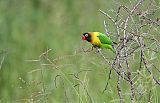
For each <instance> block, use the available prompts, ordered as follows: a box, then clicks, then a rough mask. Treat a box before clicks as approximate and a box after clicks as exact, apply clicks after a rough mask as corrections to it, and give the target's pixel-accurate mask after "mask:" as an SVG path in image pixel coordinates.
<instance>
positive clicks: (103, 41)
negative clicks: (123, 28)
mask: <svg viewBox="0 0 160 103" xmlns="http://www.w3.org/2000/svg"><path fill="white" fill-rule="evenodd" d="M82 40H83V41H84V40H86V41H88V42H90V43H91V44H92V45H93V47H95V48H106V49H110V50H111V51H112V52H113V53H116V51H115V49H114V46H113V44H117V43H116V42H113V41H112V40H111V39H110V38H109V37H108V36H107V35H105V34H103V33H100V32H86V33H83V34H82Z"/></svg>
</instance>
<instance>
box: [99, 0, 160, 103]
mask: <svg viewBox="0 0 160 103" xmlns="http://www.w3.org/2000/svg"><path fill="white" fill-rule="evenodd" d="M143 2H145V1H144V0H138V1H137V3H136V4H135V5H134V6H133V8H131V9H130V8H129V7H127V6H124V5H120V6H119V8H118V11H117V14H116V17H115V18H116V19H115V20H114V19H113V18H114V17H112V16H110V15H109V14H107V13H106V12H105V11H103V10H101V9H99V11H100V12H101V13H102V14H104V15H105V16H106V17H107V18H108V19H109V20H110V21H111V22H112V23H113V26H114V27H115V28H116V29H115V31H116V33H117V40H118V45H117V48H116V57H115V59H114V60H113V61H112V63H110V61H109V60H107V59H106V57H105V56H104V55H103V54H102V52H101V51H100V52H99V53H100V55H101V56H102V57H103V58H104V60H105V61H106V62H107V63H108V64H110V65H111V68H112V69H111V70H114V71H115V72H116V74H117V76H118V81H117V92H118V96H119V98H120V103H122V102H123V101H122V98H123V97H122V94H121V89H120V81H121V80H125V81H126V82H128V83H129V84H130V87H131V101H132V103H134V102H135V101H136V96H135V93H136V92H138V91H136V90H135V88H137V87H136V85H135V81H134V79H135V78H134V77H132V75H133V73H132V70H133V68H132V67H131V65H132V62H130V60H131V58H133V57H134V56H135V55H137V53H140V56H139V58H140V62H139V64H140V69H139V71H140V70H141V68H146V71H147V72H148V73H149V75H150V76H151V77H152V80H153V81H154V82H155V84H158V85H160V80H158V79H157V78H156V76H155V75H156V74H153V72H152V70H151V67H150V65H152V67H153V68H152V69H155V70H157V72H158V73H160V70H159V69H158V67H156V65H155V64H154V63H153V62H152V61H150V60H149V59H148V58H147V57H146V56H145V55H146V54H145V52H146V51H147V50H150V51H151V52H155V53H158V52H157V51H158V50H159V46H156V47H155V48H154V47H151V46H146V45H147V42H146V41H153V42H155V43H156V45H157V44H159V42H158V40H157V39H155V38H154V36H149V35H147V34H150V32H151V31H152V30H154V27H155V28H156V26H159V23H158V21H156V20H152V18H149V17H148V15H152V14H153V13H154V10H157V9H152V10H150V9H151V8H152V7H151V6H153V8H154V7H157V6H155V5H156V4H154V3H155V2H154V0H150V1H149V4H148V6H146V9H145V10H140V9H141V6H142V5H143ZM122 8H123V10H125V11H126V12H125V13H126V14H127V17H123V16H120V17H119V15H123V13H121V9H122ZM138 11H141V12H139V13H137V12H138ZM146 11H147V12H146ZM149 11H152V12H153V13H150V12H149ZM144 13H145V15H144ZM134 16H137V17H139V19H143V21H145V20H146V21H149V22H145V24H144V23H142V22H139V21H138V22H137V21H136V20H134ZM133 24H134V25H133ZM145 27H149V29H148V30H145V29H144V28H145ZM105 28H106V25H105ZM158 33H159V32H158ZM144 34H146V35H144ZM153 35H154V34H153ZM111 70H110V73H109V77H108V80H107V84H106V86H105V89H104V91H105V90H107V86H108V81H109V79H110V75H111ZM120 78H122V79H120ZM104 91H103V92H104ZM138 94H139V93H138ZM149 101H151V100H150V98H149Z"/></svg>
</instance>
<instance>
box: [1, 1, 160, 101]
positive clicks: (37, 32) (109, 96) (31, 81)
mask: <svg viewBox="0 0 160 103" xmlns="http://www.w3.org/2000/svg"><path fill="white" fill-rule="evenodd" d="M119 3H120V4H123V5H126V6H129V5H132V4H134V3H135V2H134V0H131V2H129V1H128V2H124V1H122V0H121V1H120V2H119ZM129 7H130V6H129ZM117 8H118V7H117V5H116V1H106V0H99V1H97V0H80V1H75V0H72V1H71V0H26V1H24V0H1V1H0V45H1V46H0V67H1V68H0V103H28V102H29V103H30V102H35V103H36V102H38V103H63V102H67V103H70V102H71V103H72V102H73V103H91V102H93V103H119V97H118V95H117V87H116V86H117V75H116V73H114V72H113V73H112V76H111V80H110V82H109V86H108V88H107V90H106V91H105V92H104V93H103V90H104V88H105V85H106V81H107V78H108V73H109V70H110V65H108V64H106V62H105V61H104V59H103V58H102V57H101V56H100V55H98V54H97V53H95V51H92V52H89V53H85V52H81V47H82V42H81V34H82V33H83V32H86V31H100V32H105V29H104V25H103V21H104V20H106V21H107V23H108V29H109V31H110V32H112V33H113V35H112V36H111V37H113V39H114V40H116V38H115V37H114V36H116V34H115V28H114V26H113V25H111V23H112V22H111V21H110V20H109V19H108V18H106V17H105V16H104V15H103V14H101V13H100V12H99V11H98V9H102V10H104V11H107V13H108V14H110V15H111V16H113V17H115V13H114V12H112V11H116V10H117ZM157 15H158V13H157ZM157 15H156V17H158V16H159V15H158V16H157ZM153 18H154V17H153ZM156 30H157V31H156ZM156 30H155V31H154V30H153V33H154V34H156V35H155V36H156V38H157V39H158V40H159V39H160V38H159V36H158V35H159V33H157V32H159V31H160V29H159V27H157V28H156ZM148 44H150V42H148ZM85 46H86V47H85V49H87V48H89V47H90V46H91V45H89V44H88V43H86V42H85ZM48 49H51V50H50V51H49V52H48V53H46V54H44V55H42V53H44V52H46V51H47V50H48ZM40 55H41V56H40ZM105 56H106V57H113V54H112V53H111V52H110V51H108V50H106V51H105ZM153 56H154V54H153ZM138 58H139V55H138V54H137V55H136V57H135V60H134V61H132V60H130V62H133V64H132V65H131V67H132V68H133V72H135V74H134V76H136V79H135V80H136V81H135V85H136V86H137V90H139V91H140V90H142V92H143V96H142V98H141V97H140V94H136V96H137V98H140V100H137V103H146V102H147V98H148V96H149V92H150V90H151V91H152V92H151V96H152V98H151V99H152V102H153V103H158V102H159V101H160V93H159V92H158V91H159V90H160V87H159V86H158V85H154V83H153V81H152V79H151V78H150V77H149V75H148V72H147V71H146V70H145V69H144V68H142V70H141V71H139V72H140V73H139V75H138V74H137V69H138V68H139V67H138V66H139V64H137V62H138V61H136V59H138ZM148 58H149V57H148ZM159 60H160V55H159V54H157V55H156V60H155V63H156V66H157V67H160V65H159V64H158V63H159ZM153 61H154V60H153ZM153 72H154V71H153ZM156 76H157V78H158V76H159V75H158V73H157V74H156ZM55 83H56V84H55ZM121 89H122V94H123V99H124V103H129V102H131V101H130V95H129V94H128V93H130V87H129V86H128V84H127V83H126V82H125V81H122V83H121Z"/></svg>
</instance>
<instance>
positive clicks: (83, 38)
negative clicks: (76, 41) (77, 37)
mask: <svg viewBox="0 0 160 103" xmlns="http://www.w3.org/2000/svg"><path fill="white" fill-rule="evenodd" d="M82 40H87V41H88V42H91V34H90V33H84V34H82Z"/></svg>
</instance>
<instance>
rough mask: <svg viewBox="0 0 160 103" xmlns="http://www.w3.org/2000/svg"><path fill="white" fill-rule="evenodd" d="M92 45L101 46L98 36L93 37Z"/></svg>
mask: <svg viewBox="0 0 160 103" xmlns="http://www.w3.org/2000/svg"><path fill="white" fill-rule="evenodd" d="M91 43H92V44H94V45H98V46H99V45H100V44H101V42H100V40H99V38H98V37H97V36H96V35H94V36H93V37H92V41H91Z"/></svg>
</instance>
